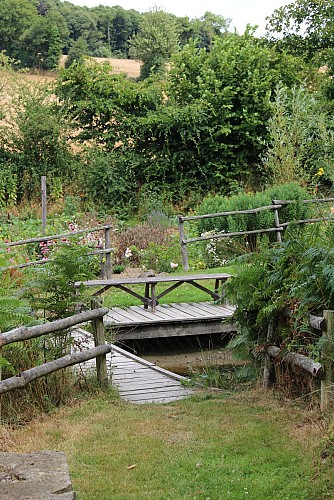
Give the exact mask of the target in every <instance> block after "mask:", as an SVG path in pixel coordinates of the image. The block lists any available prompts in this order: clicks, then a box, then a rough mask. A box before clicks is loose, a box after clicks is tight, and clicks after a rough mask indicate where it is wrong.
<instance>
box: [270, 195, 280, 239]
mask: <svg viewBox="0 0 334 500" xmlns="http://www.w3.org/2000/svg"><path fill="white" fill-rule="evenodd" d="M272 204H273V205H278V203H277V200H272ZM274 217H275V227H277V228H279V227H280V222H279V214H278V208H275V209H274ZM276 241H277V243H282V234H281V231H276Z"/></svg>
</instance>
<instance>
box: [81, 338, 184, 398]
mask: <svg viewBox="0 0 334 500" xmlns="http://www.w3.org/2000/svg"><path fill="white" fill-rule="evenodd" d="M72 335H73V337H74V349H75V350H79V349H82V350H83V349H89V348H91V347H94V341H93V337H92V334H91V333H89V332H87V331H86V330H83V329H82V328H75V329H73V330H72ZM107 367H108V373H109V374H110V378H111V380H112V384H113V385H114V386H115V387H116V388H117V389H118V391H119V394H120V397H121V398H122V399H123V400H125V401H128V402H130V403H133V404H145V403H170V402H172V401H177V400H180V399H184V398H187V397H188V396H190V395H191V394H193V392H194V390H193V389H192V388H190V387H187V386H185V385H183V383H184V382H185V381H186V380H187V378H186V377H181V376H180V375H177V374H175V373H172V372H169V371H167V370H164V369H163V368H160V367H158V366H156V365H154V364H153V363H150V362H149V361H146V360H144V359H142V358H139V357H138V356H135V355H134V354H131V353H129V352H127V351H125V350H124V349H121V348H120V347H118V346H115V345H112V352H111V353H110V354H107ZM77 369H78V370H81V371H83V372H84V373H87V372H88V371H90V370H95V369H96V363H95V359H92V360H89V361H86V362H85V363H81V364H80V365H79V367H78V368H77Z"/></svg>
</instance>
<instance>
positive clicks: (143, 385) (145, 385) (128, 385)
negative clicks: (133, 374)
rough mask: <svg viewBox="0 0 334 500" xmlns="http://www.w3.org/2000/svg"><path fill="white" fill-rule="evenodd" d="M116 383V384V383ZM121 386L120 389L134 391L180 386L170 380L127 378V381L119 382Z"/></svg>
mask: <svg viewBox="0 0 334 500" xmlns="http://www.w3.org/2000/svg"><path fill="white" fill-rule="evenodd" d="M116 385H117V384H116ZM119 385H121V387H122V391H123V392H124V391H127V390H129V391H130V390H131V391H136V390H139V389H140V390H146V389H154V390H158V389H160V388H176V387H180V384H179V383H178V382H177V381H174V382H173V381H171V380H168V379H167V380H165V381H161V382H159V381H156V380H140V381H138V380H129V381H127V382H126V381H122V383H120V384H119Z"/></svg>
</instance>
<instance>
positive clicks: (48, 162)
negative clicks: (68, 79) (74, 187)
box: [0, 80, 75, 200]
mask: <svg viewBox="0 0 334 500" xmlns="http://www.w3.org/2000/svg"><path fill="white" fill-rule="evenodd" d="M51 93H52V89H49V88H47V87H45V85H37V84H36V82H34V84H29V83H26V84H24V83H23V82H22V80H20V81H19V82H16V83H15V82H14V83H13V84H12V86H9V85H8V86H7V88H6V94H7V96H8V95H9V96H11V98H10V100H9V101H8V102H7V105H6V104H4V108H5V109H4V116H5V123H4V124H3V125H2V126H1V127H0V163H2V164H4V165H5V166H6V167H10V169H11V175H12V176H15V177H16V179H17V184H18V198H19V200H21V199H22V198H23V197H26V198H28V199H30V198H31V197H32V196H34V195H35V193H36V188H37V186H38V187H39V186H40V178H41V175H47V177H48V181H49V182H50V183H51V182H52V180H53V179H54V178H55V177H57V178H58V179H60V181H62V182H66V181H68V180H69V179H71V178H72V177H73V175H74V170H73V169H74V167H75V162H74V159H73V156H72V153H71V151H70V146H69V144H68V143H67V138H66V132H67V124H66V121H65V120H64V118H63V117H62V114H61V109H60V107H59V105H58V104H57V103H56V102H55V100H54V99H52V98H51ZM7 100H8V99H7ZM1 167H3V166H2V165H1Z"/></svg>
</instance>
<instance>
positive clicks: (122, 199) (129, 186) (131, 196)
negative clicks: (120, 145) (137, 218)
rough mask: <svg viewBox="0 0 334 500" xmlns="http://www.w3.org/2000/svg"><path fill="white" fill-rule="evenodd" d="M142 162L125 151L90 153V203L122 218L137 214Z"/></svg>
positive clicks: (87, 176) (86, 179)
mask: <svg viewBox="0 0 334 500" xmlns="http://www.w3.org/2000/svg"><path fill="white" fill-rule="evenodd" d="M137 163H138V160H137V158H136V157H135V156H134V155H131V153H130V154H129V153H128V154H127V153H126V152H125V153H124V154H122V152H121V151H118V150H116V151H111V152H104V151H98V150H94V151H89V152H88V156H87V162H86V168H85V176H84V178H83V190H84V192H85V193H86V195H87V197H88V199H90V200H92V201H93V202H95V203H98V204H99V205H100V206H103V207H104V209H109V210H111V211H112V212H113V213H115V214H118V215H127V214H129V213H130V214H131V213H134V212H135V211H136V209H137V208H138V188H139V186H138V179H137V178H136V167H137Z"/></svg>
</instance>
